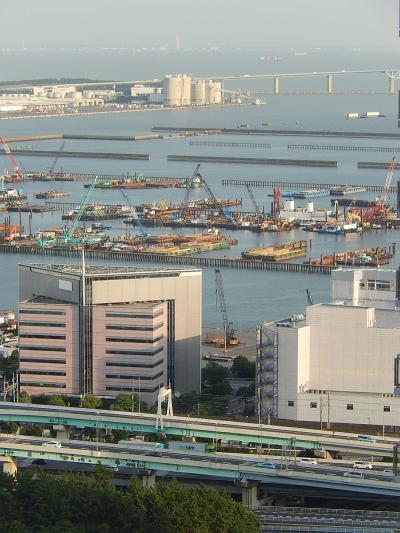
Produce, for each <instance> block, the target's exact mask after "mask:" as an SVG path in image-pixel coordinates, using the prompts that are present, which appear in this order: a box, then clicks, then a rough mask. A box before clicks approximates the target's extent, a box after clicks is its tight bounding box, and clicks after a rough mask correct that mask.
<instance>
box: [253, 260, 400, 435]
mask: <svg viewBox="0 0 400 533" xmlns="http://www.w3.org/2000/svg"><path fill="white" fill-rule="evenodd" d="M331 292H332V300H333V302H332V303H330V304H317V305H310V306H309V307H307V309H306V314H305V315H293V316H292V317H290V318H288V319H285V320H280V321H278V322H274V323H268V324H267V323H265V324H263V325H262V326H261V328H260V330H259V349H258V368H259V378H258V379H259V385H260V396H259V397H260V401H261V414H262V416H263V417H266V416H267V415H268V414H271V415H274V416H277V417H279V418H282V419H289V420H299V421H300V420H301V421H314V422H321V421H322V422H323V423H328V422H330V423H349V424H371V425H381V426H385V425H399V421H400V396H395V395H394V382H395V381H394V375H395V371H394V368H395V360H396V358H397V355H398V354H399V353H400V312H399V311H398V310H397V307H396V272H395V271H393V270H381V269H368V270H367V269H354V270H342V269H339V270H335V271H334V272H333V273H332V280H331Z"/></svg>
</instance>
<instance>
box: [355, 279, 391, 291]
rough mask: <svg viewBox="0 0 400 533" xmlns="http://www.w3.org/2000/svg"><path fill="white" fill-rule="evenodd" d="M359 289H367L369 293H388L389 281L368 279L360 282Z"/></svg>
mask: <svg viewBox="0 0 400 533" xmlns="http://www.w3.org/2000/svg"><path fill="white" fill-rule="evenodd" d="M360 288H361V289H368V290H369V291H390V288H391V287H390V281H386V280H380V279H368V280H361V281H360Z"/></svg>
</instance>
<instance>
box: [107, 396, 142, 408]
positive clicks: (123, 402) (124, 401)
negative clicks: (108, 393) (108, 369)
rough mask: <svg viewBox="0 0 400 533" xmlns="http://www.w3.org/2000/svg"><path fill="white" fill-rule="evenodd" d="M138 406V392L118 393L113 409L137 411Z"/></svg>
mask: <svg viewBox="0 0 400 533" xmlns="http://www.w3.org/2000/svg"><path fill="white" fill-rule="evenodd" d="M132 397H133V398H132ZM132 399H133V405H132ZM138 407H139V396H138V395H137V394H133V395H132V394H118V396H117V397H116V398H115V402H114V405H113V409H115V410H116V411H135V410H136V411H137V410H138Z"/></svg>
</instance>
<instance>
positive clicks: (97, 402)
mask: <svg viewBox="0 0 400 533" xmlns="http://www.w3.org/2000/svg"><path fill="white" fill-rule="evenodd" d="M101 405H102V401H101V398H99V397H98V396H94V395H93V394H87V395H86V396H84V397H83V398H82V407H84V408H85V409H100V408H101Z"/></svg>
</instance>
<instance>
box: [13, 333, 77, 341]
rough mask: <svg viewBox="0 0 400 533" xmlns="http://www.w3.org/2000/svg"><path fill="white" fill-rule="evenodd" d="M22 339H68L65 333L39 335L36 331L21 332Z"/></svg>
mask: <svg viewBox="0 0 400 533" xmlns="http://www.w3.org/2000/svg"><path fill="white" fill-rule="evenodd" d="M19 338H20V339H59V340H64V341H65V339H66V337H65V335H39V334H36V333H21V334H20V336H19Z"/></svg>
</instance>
